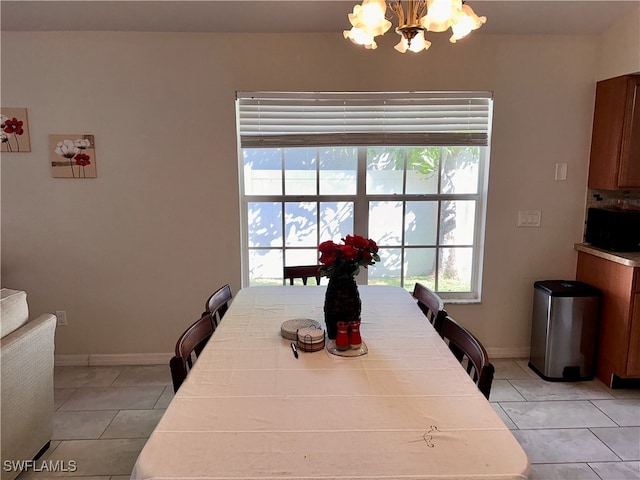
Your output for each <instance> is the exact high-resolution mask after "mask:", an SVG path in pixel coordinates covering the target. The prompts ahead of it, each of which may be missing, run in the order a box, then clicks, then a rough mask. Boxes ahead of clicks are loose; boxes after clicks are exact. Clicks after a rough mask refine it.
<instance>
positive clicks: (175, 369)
mask: <svg viewBox="0 0 640 480" xmlns="http://www.w3.org/2000/svg"><path fill="white" fill-rule="evenodd" d="M214 331H215V323H214V322H213V321H212V319H211V315H210V314H206V315H204V316H202V317H201V318H200V319H199V320H197V321H196V322H194V323H193V324H192V325H191V326H190V327H189V328H187V329H186V330H185V331H184V333H183V334H182V335H180V338H179V339H178V342H177V343H176V352H175V356H174V357H173V358H172V359H171V360H170V361H169V368H170V369H171V379H172V380H173V391H174V392H177V391H178V388H180V385H182V382H183V381H184V379H185V378H187V374H188V373H189V370H191V368H192V367H193V364H194V362H195V360H196V358H197V357H198V356H199V355H200V352H201V351H202V349H203V348H204V346H205V345H206V344H207V342H208V341H209V339H210V338H211V335H213V332H214Z"/></svg>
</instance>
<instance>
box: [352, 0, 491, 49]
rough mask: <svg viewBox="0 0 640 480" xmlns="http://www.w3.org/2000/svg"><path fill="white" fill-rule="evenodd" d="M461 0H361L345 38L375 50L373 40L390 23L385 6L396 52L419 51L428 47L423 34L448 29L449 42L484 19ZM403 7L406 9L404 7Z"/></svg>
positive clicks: (384, 31)
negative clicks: (392, 18) (395, 38)
mask: <svg viewBox="0 0 640 480" xmlns="http://www.w3.org/2000/svg"><path fill="white" fill-rule="evenodd" d="M462 2H463V0H407V1H406V2H404V1H401V0H363V1H362V4H358V5H355V6H354V7H353V13H350V14H349V21H350V22H351V25H352V27H353V28H351V30H344V32H343V34H344V37H345V38H348V39H349V40H351V41H352V42H353V43H355V44H357V45H362V46H364V47H365V48H367V49H370V50H373V49H375V48H377V44H376V42H375V37H377V36H378V35H384V34H385V33H386V32H387V31H388V30H389V29H390V28H391V22H390V21H389V20H387V18H386V11H387V6H388V7H389V9H390V10H391V11H392V12H393V14H394V16H395V17H396V19H397V21H398V27H397V28H396V29H395V30H396V32H397V33H399V34H400V36H401V39H400V42H399V43H398V44H397V45H396V46H395V49H396V50H397V51H399V52H402V53H405V52H406V51H411V52H416V53H417V52H421V51H423V50H426V49H428V48H429V46H431V42H429V41H427V39H426V38H425V31H429V32H444V31H445V30H447V29H448V28H451V31H452V35H451V37H450V38H449V41H450V42H451V43H456V41H457V40H460V39H461V38H463V37H465V36H467V35H468V34H469V33H470V32H472V31H473V30H477V29H478V28H480V27H481V26H482V25H483V24H484V23H485V22H486V21H487V17H479V16H478V15H476V14H475V12H474V11H473V9H472V8H471V7H470V6H468V5H467V4H463V3H462ZM405 4H406V10H405V6H404V5H405Z"/></svg>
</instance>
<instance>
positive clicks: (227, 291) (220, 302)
mask: <svg viewBox="0 0 640 480" xmlns="http://www.w3.org/2000/svg"><path fill="white" fill-rule="evenodd" d="M232 299H233V294H232V293H231V286H229V284H228V283H227V284H226V285H225V286H223V287H220V288H219V289H218V290H216V291H215V292H213V295H211V296H210V297H209V299H208V300H207V303H206V304H205V307H204V308H205V310H204V312H203V313H202V315H203V316H204V315H207V314H209V315H211V321H212V322H213V327H214V329H215V327H217V326H218V325H220V322H221V321H222V317H224V314H225V313H227V310H228V309H229V303H230V302H231V300H232Z"/></svg>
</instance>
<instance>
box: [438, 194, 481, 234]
mask: <svg viewBox="0 0 640 480" xmlns="http://www.w3.org/2000/svg"><path fill="white" fill-rule="evenodd" d="M475 218H476V202H475V201H473V200H457V201H447V202H442V204H441V211H440V243H441V244H442V245H472V244H473V232H474V225H475Z"/></svg>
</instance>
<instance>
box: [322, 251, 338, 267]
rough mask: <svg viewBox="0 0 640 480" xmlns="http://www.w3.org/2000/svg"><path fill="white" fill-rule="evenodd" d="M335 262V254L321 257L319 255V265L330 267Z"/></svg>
mask: <svg viewBox="0 0 640 480" xmlns="http://www.w3.org/2000/svg"><path fill="white" fill-rule="evenodd" d="M335 261H336V252H331V253H323V254H322V255H320V263H322V264H323V265H326V266H328V267H330V266H331V265H333V264H334V263H335Z"/></svg>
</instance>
